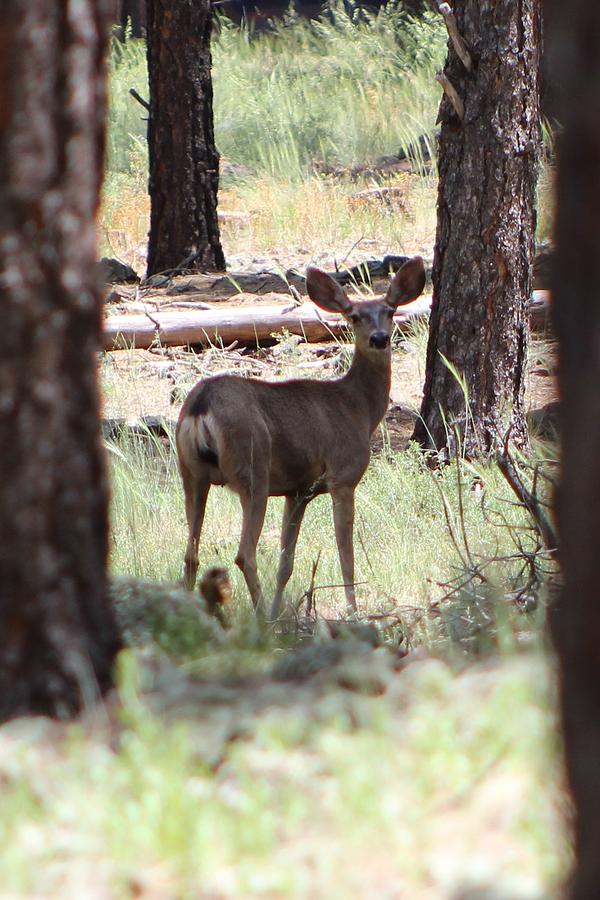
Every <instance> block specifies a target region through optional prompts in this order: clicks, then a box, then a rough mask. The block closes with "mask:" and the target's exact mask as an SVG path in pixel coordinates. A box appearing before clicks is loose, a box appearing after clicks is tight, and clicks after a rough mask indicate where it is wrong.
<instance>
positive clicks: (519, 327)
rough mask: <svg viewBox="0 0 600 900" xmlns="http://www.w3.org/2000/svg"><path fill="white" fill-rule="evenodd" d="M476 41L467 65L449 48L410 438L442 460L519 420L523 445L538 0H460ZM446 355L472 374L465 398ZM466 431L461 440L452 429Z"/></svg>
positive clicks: (485, 448)
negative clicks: (458, 108) (458, 106)
mask: <svg viewBox="0 0 600 900" xmlns="http://www.w3.org/2000/svg"><path fill="white" fill-rule="evenodd" d="M455 13H456V18H457V23H458V28H459V31H460V33H461V34H462V36H463V37H464V38H465V40H466V42H467V44H468V46H469V47H470V50H471V55H472V58H473V70H472V72H471V73H468V72H467V70H466V69H465V68H464V66H463V64H462V63H461V62H460V60H459V59H458V57H457V56H456V53H455V51H454V48H453V47H450V49H449V54H448V59H447V65H446V74H447V75H448V77H449V79H450V81H451V83H452V84H453V85H454V87H455V88H456V90H457V91H458V94H459V96H460V97H461V98H462V101H463V103H464V107H465V116H464V120H463V121H461V120H460V119H459V117H458V116H457V114H456V112H455V111H454V108H453V107H452V105H451V104H450V102H449V101H448V99H447V98H446V97H445V96H444V98H443V100H442V103H441V106H440V119H441V122H442V128H441V137H440V146H439V156H438V159H439V189H438V226H437V238H436V249H435V258H434V270H433V306H432V315H431V327H430V336H429V345H428V350H427V369H426V379H425V390H424V397H423V404H422V408H421V417H422V420H421V421H420V422H419V423H418V425H417V427H416V429H415V434H414V438H415V439H416V440H418V441H419V442H420V443H421V444H422V445H423V446H425V447H427V448H428V449H436V450H438V451H440V452H441V455H442V458H444V457H446V456H448V455H452V454H454V453H455V452H458V451H463V452H465V453H466V455H467V456H473V455H476V454H480V453H486V452H489V451H490V450H492V449H494V448H495V447H496V446H497V445H498V443H499V440H500V439H501V437H502V436H503V435H504V434H505V432H506V430H507V429H508V428H509V427H511V429H512V436H513V439H514V440H515V441H516V442H518V443H519V444H521V445H522V446H526V444H527V425H526V421H525V415H524V405H523V396H524V388H525V364H526V356H527V305H528V302H529V297H530V295H531V287H532V280H531V267H532V262H533V241H534V225H535V211H534V201H535V186H536V177H537V161H538V150H539V141H540V131H539V86H538V78H539V52H540V10H539V2H538V0H523V2H521V3H516V2H515V0H496V2H491V0H466V2H464V3H457V4H455ZM444 357H445V359H447V360H448V361H449V362H450V363H451V364H452V366H454V367H455V368H456V369H457V370H458V371H459V373H460V374H461V376H462V377H463V378H464V381H465V383H466V388H467V391H468V405H467V404H465V397H464V392H463V389H462V387H461V385H460V384H459V382H458V381H457V379H456V377H455V375H454V374H453V373H452V372H451V371H450V370H449V368H448V366H447V365H446V363H445V362H444ZM456 431H458V434H459V435H460V439H459V444H460V446H458V447H457V440H456V436H455V433H456Z"/></svg>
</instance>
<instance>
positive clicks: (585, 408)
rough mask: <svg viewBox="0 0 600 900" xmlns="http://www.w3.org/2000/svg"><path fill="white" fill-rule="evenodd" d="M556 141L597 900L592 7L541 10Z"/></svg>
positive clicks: (570, 761)
mask: <svg viewBox="0 0 600 900" xmlns="http://www.w3.org/2000/svg"><path fill="white" fill-rule="evenodd" d="M546 13H547V20H548V21H547V35H548V44H549V47H548V49H549V61H550V64H551V68H552V71H553V74H554V75H555V78H556V84H557V85H560V91H559V92H557V95H556V102H557V109H556V112H557V114H558V118H559V121H560V124H561V126H562V133H561V134H560V135H559V138H558V182H557V184H558V191H557V193H558V197H557V200H558V205H557V221H556V239H557V247H558V258H557V266H556V270H555V273H554V292H553V306H554V320H555V324H556V329H557V332H558V338H559V347H560V369H559V371H560V393H561V411H562V422H561V434H562V436H561V442H562V472H561V484H560V489H559V493H558V504H557V507H558V510H557V511H558V524H559V529H560V556H561V563H562V571H563V579H564V586H563V589H562V591H561V595H560V598H559V600H558V603H557V608H556V610H555V611H554V613H553V617H552V625H553V632H554V639H555V643H556V646H557V648H558V651H559V658H560V664H561V682H562V684H561V694H562V709H563V728H564V739H565V751H566V759H567V769H568V774H569V780H570V783H571V788H572V792H573V798H574V800H575V809H576V814H575V847H576V855H577V862H576V870H575V877H574V880H573V884H572V887H571V891H570V893H569V896H570V897H572V898H574V900H595V898H596V897H598V896H600V857H599V855H598V846H599V844H600V815H599V811H600V777H599V774H598V761H599V760H600V650H599V648H600V603H599V597H600V587H599V583H600V566H599V561H600V526H599V524H598V514H599V510H600V464H599V461H600V302H599V300H598V297H599V295H600V255H599V254H598V245H599V243H600V224H599V222H598V209H599V208H600V55H599V53H598V41H599V39H600V8H599V7H598V5H597V4H595V3H587V2H586V0H573V2H572V3H569V4H566V3H563V2H560V0H546Z"/></svg>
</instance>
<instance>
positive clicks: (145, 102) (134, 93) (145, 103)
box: [129, 88, 150, 112]
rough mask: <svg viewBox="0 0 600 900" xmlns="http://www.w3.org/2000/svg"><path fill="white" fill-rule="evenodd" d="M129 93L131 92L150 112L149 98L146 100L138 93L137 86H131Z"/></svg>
mask: <svg viewBox="0 0 600 900" xmlns="http://www.w3.org/2000/svg"><path fill="white" fill-rule="evenodd" d="M129 93H130V94H131V96H132V97H133V99H134V100H137V102H138V103H139V104H140V105H141V106H143V107H144V109H145V110H147V111H148V112H150V104H149V103H148V101H147V100H144V98H143V97H142V96H140V94H138V92H137V91H136V89H135V88H129Z"/></svg>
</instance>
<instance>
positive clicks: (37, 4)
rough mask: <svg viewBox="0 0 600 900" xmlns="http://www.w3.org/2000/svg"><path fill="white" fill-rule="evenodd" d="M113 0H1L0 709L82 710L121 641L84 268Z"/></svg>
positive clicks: (91, 304) (93, 315) (97, 306)
mask: <svg viewBox="0 0 600 900" xmlns="http://www.w3.org/2000/svg"><path fill="white" fill-rule="evenodd" d="M109 9H110V7H109V5H107V4H104V5H103V4H102V3H101V2H100V0H79V2H78V3H77V4H73V3H65V2H48V0H5V2H4V3H3V4H2V6H1V7H0V45H1V51H0V309H1V313H0V318H1V323H2V353H1V354H0V472H1V478H0V719H5V718H7V717H10V716H14V715H21V714H24V713H45V714H49V715H58V716H63V715H68V714H70V713H73V712H75V711H77V710H78V709H79V708H80V707H81V705H82V703H83V702H84V701H86V700H88V699H92V698H94V697H96V696H97V695H98V693H99V692H101V691H104V690H105V689H106V688H107V687H108V686H109V685H110V683H111V670H112V664H113V660H114V656H115V652H116V650H117V649H118V640H117V634H116V628H115V623H114V618H113V614H112V609H111V607H110V605H109V601H108V598H107V592H106V576H105V567H106V556H107V485H106V473H105V458H104V452H103V448H102V442H101V436H100V422H99V398H98V386H97V379H96V351H97V349H98V346H99V337H100V320H101V303H102V301H101V295H100V291H99V285H97V284H96V283H95V280H94V277H93V270H94V260H95V225H94V216H95V213H96V209H97V205H98V192H99V187H100V179H101V171H102V162H103V144H104V137H103V133H104V113H105V94H104V63H103V57H104V51H105V43H106V41H105V36H106V34H107V28H108V22H109V17H108V16H107V12H109Z"/></svg>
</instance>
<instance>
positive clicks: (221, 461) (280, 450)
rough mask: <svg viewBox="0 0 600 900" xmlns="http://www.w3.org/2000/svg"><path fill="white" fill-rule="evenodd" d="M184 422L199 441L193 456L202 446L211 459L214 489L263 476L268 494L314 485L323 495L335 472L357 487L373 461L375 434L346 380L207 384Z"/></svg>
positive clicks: (235, 379)
mask: <svg viewBox="0 0 600 900" xmlns="http://www.w3.org/2000/svg"><path fill="white" fill-rule="evenodd" d="M184 420H187V421H188V423H189V422H190V421H191V422H192V423H193V425H192V427H191V428H190V425H189V424H188V425H187V426H186V428H187V431H188V432H189V434H190V435H191V434H193V435H194V442H195V447H193V448H189V449H188V454H189V453H192V454H193V453H194V452H196V451H197V450H198V448H199V451H200V455H202V451H203V450H206V454H205V455H206V458H207V459H210V457H211V454H212V456H213V460H214V463H215V466H213V468H216V469H218V475H217V474H216V473H213V475H214V480H215V483H225V484H230V485H231V486H232V487H235V482H236V479H240V478H244V477H246V476H249V475H250V474H251V475H252V477H256V475H257V473H258V472H261V473H262V474H263V475H264V477H265V478H267V479H268V484H269V494H288V493H295V492H302V491H305V490H307V489H309V488H310V487H313V486H314V487H315V488H316V490H317V492H319V491H322V490H327V485H326V481H327V478H328V477H331V474H332V472H333V471H334V470H335V473H336V477H338V478H340V479H344V480H346V481H348V482H349V483H351V482H353V481H354V482H355V483H358V481H359V480H360V478H361V476H362V474H363V472H364V470H365V468H366V465H367V463H368V459H369V438H370V434H369V433H368V429H367V428H366V427H365V425H364V416H361V415H360V411H359V409H358V408H357V403H356V398H354V397H348V396H346V392H345V388H344V382H343V379H339V380H337V381H315V380H313V379H299V380H291V381H282V382H265V381H259V380H258V379H246V378H240V377H239V376H234V375H221V376H216V377H214V378H208V379H205V380H203V381H200V382H198V384H197V385H196V387H195V388H193V390H192V391H191V393H190V394H189V396H188V398H187V400H186V402H185V404H184V406H183V408H182V410H181V415H180V419H179V425H178V431H179V430H180V429H181V426H182V422H183V421H184ZM180 443H181V442H180V440H178V446H180ZM180 454H181V447H180ZM250 470H251V472H250ZM219 476H220V480H219Z"/></svg>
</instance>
